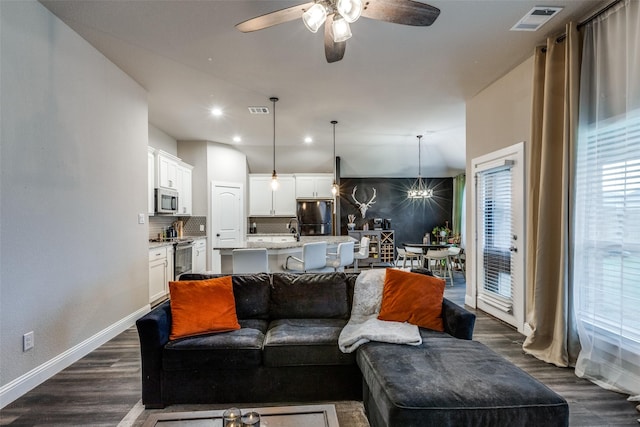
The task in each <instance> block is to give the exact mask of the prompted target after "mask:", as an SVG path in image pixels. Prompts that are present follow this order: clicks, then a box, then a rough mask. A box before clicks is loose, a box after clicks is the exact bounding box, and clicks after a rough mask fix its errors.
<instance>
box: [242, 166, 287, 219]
mask: <svg viewBox="0 0 640 427" xmlns="http://www.w3.org/2000/svg"><path fill="white" fill-rule="evenodd" d="M278 182H279V184H280V185H279V187H278V189H277V190H276V191H273V190H272V189H271V175H268V174H251V175H249V216H296V181H295V178H294V177H293V175H278Z"/></svg>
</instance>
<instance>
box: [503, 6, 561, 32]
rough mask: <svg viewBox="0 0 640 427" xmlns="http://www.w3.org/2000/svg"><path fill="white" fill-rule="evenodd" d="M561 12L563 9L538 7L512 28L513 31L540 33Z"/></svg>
mask: <svg viewBox="0 0 640 427" xmlns="http://www.w3.org/2000/svg"><path fill="white" fill-rule="evenodd" d="M561 10H562V8H561V7H551V6H536V7H534V8H533V9H531V10H530V11H529V12H528V13H527V14H526V15H525V16H523V17H522V19H520V20H519V21H518V23H517V24H516V25H514V26H513V27H511V31H538V29H539V28H540V27H542V26H543V25H544V24H546V23H547V21H549V20H550V19H551V18H553V17H554V16H556V15H557V14H558V12H560V11H561Z"/></svg>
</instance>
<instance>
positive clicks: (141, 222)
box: [138, 213, 144, 224]
mask: <svg viewBox="0 0 640 427" xmlns="http://www.w3.org/2000/svg"><path fill="white" fill-rule="evenodd" d="M138 224H144V214H143V213H141V214H138Z"/></svg>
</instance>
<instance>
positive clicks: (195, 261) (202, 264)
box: [191, 239, 207, 273]
mask: <svg viewBox="0 0 640 427" xmlns="http://www.w3.org/2000/svg"><path fill="white" fill-rule="evenodd" d="M191 260H192V261H191V262H192V267H191V272H192V273H203V272H204V271H206V269H207V239H196V240H194V241H193V255H192V257H191Z"/></svg>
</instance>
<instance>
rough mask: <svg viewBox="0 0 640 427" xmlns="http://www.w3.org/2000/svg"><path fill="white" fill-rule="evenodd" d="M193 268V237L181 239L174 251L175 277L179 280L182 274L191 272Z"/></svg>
mask: <svg viewBox="0 0 640 427" xmlns="http://www.w3.org/2000/svg"><path fill="white" fill-rule="evenodd" d="M192 268H193V239H183V240H179V241H178V242H177V243H176V244H175V247H174V251H173V277H174V280H178V278H179V277H180V275H181V274H184V273H191V270H192Z"/></svg>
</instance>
